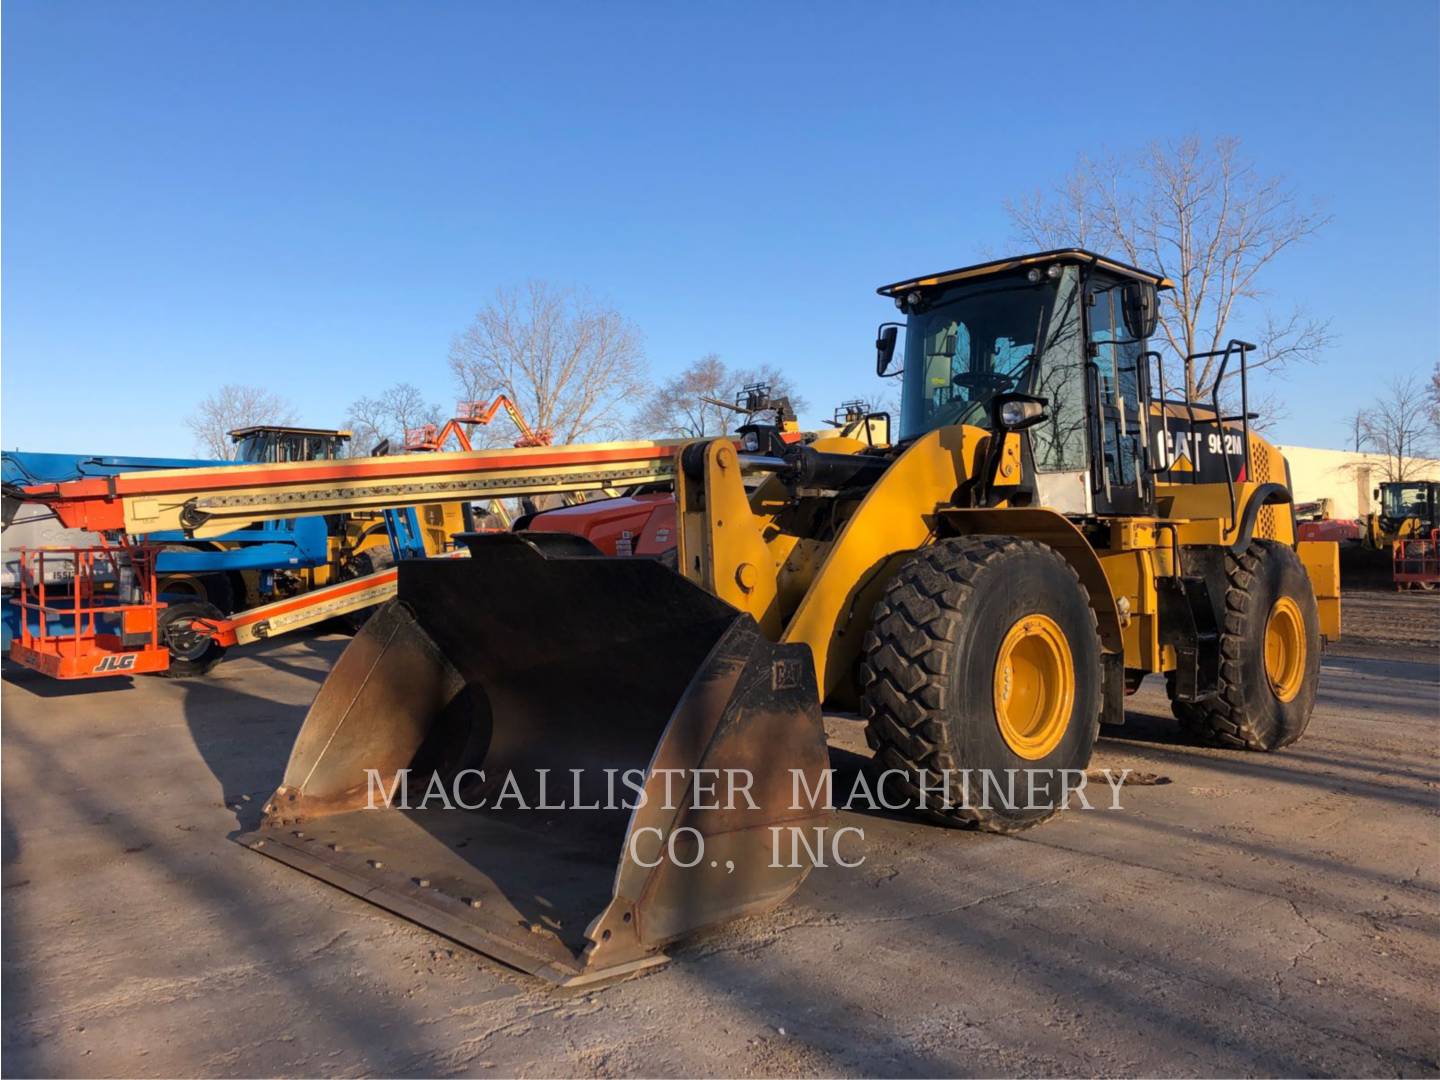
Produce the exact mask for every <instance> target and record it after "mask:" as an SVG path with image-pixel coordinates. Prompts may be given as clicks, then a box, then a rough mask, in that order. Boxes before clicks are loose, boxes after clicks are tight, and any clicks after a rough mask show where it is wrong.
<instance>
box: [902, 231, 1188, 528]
mask: <svg viewBox="0 0 1440 1080" xmlns="http://www.w3.org/2000/svg"><path fill="white" fill-rule="evenodd" d="M1170 287H1171V284H1170V282H1169V281H1168V280H1166V279H1165V278H1163V277H1161V276H1159V275H1157V274H1151V273H1147V272H1146V271H1144V270H1138V269H1136V268H1135V267H1132V266H1126V265H1124V264H1123V263H1117V262H1114V261H1112V260H1110V259H1106V258H1103V257H1101V256H1099V255H1095V254H1093V253H1091V252H1088V251H1083V250H1081V249H1078V248H1072V249H1066V250H1061V251H1048V252H1042V253H1039V254H1035V255H1026V256H1023V257H1020V258H1016V259H1005V260H1001V261H998V262H989V263H982V264H980V265H977V266H970V267H965V268H962V269H959V270H949V271H946V272H944V273H940V274H932V275H930V276H928V277H922V278H914V279H911V280H908V281H901V282H896V283H895V284H893V285H886V286H883V287H882V288H881V289H879V290H878V291H879V292H880V294H881V295H882V296H889V297H891V298H892V299H894V301H895V306H896V307H898V308H899V309H900V311H901V312H902V313H903V314H904V315H905V317H906V321H905V323H904V324H903V329H904V331H905V344H904V351H903V354H902V356H903V367H902V368H901V370H899V371H894V372H891V371H889V370H888V369H889V368H890V366H891V363H892V360H893V354H894V351H895V344H896V337H897V334H898V331H899V330H900V329H901V328H902V326H901V324H899V323H887V324H884V325H883V326H882V327H881V330H880V334H879V338H878V340H877V342H876V344H877V348H878V349H879V358H878V367H879V371H880V374H882V375H884V374H895V375H899V376H901V378H902V385H901V402H900V436H901V439H902V440H905V439H913V438H915V437H917V436H919V435H923V434H924V433H925V432H927V431H931V430H933V429H935V428H938V427H945V426H949V425H953V424H970V425H974V426H976V427H981V428H986V429H990V430H994V429H995V428H997V427H1005V428H1009V429H1020V428H1025V429H1028V439H1029V446H1028V448H1027V449H1028V453H1029V454H1030V455H1032V456H1033V460H1034V471H1033V475H1034V476H1035V483H1036V491H1035V492H1034V500H1035V501H1036V502H1038V503H1040V504H1041V505H1045V506H1051V507H1054V508H1055V509H1057V510H1060V511H1061V512H1063V513H1069V514H1092V513H1095V514H1106V513H1112V514H1135V513H1144V512H1151V511H1153V507H1154V490H1153V484H1152V483H1151V479H1150V476H1149V475H1148V470H1147V469H1146V468H1145V467H1144V462H1145V460H1146V452H1147V446H1146V433H1147V429H1148V423H1147V422H1148V419H1149V417H1148V413H1149V404H1148V403H1149V401H1150V393H1149V377H1148V376H1149V372H1148V370H1147V368H1148V357H1149V356H1151V355H1153V354H1151V353H1149V352H1148V351H1147V345H1146V341H1147V339H1148V338H1149V336H1150V335H1151V334H1153V333H1154V329H1155V326H1154V324H1155V313H1156V311H1157V301H1156V291H1157V290H1158V289H1168V288H1170ZM1026 471H1027V473H1029V472H1030V470H1028V469H1027V470H1026Z"/></svg>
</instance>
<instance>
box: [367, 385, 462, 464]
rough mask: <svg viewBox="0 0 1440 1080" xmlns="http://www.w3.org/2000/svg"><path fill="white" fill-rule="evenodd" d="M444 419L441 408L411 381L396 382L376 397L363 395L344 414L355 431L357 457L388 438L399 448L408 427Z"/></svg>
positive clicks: (393, 447)
mask: <svg viewBox="0 0 1440 1080" xmlns="http://www.w3.org/2000/svg"><path fill="white" fill-rule="evenodd" d="M442 422H443V417H442V415H441V411H440V407H439V406H438V405H433V404H430V403H429V402H427V401H426V400H425V395H424V394H422V393H421V392H420V391H419V390H418V389H417V388H416V387H414V386H412V385H411V384H410V383H396V384H395V385H394V386H392V387H390V388H389V389H388V390H386V391H384V392H383V393H381V394H380V395H379V396H377V397H373V398H372V397H362V398H360V399H359V400H357V401H354V402H352V403H351V405H350V409H349V411H348V412H347V413H346V415H345V423H346V424H347V425H348V426H349V428H350V430H351V431H353V432H354V436H353V437H352V438H351V440H350V453H351V455H352V456H357V457H363V456H365V455H367V454H369V453H370V452H371V451H372V450H373V449H374V448H375V447H376V446H378V445H379V444H380V443H382V442H385V441H386V440H389V442H390V444H391V448H392V449H394V450H399V449H400V447H401V446H402V445H403V444H404V440H405V432H406V430H407V429H409V428H418V427H421V426H422V425H424V424H439V423H442Z"/></svg>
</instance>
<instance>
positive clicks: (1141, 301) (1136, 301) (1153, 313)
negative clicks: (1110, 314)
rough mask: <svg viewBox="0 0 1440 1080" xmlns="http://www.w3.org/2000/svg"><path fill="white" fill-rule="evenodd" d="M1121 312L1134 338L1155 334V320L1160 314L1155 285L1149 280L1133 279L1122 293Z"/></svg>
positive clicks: (1126, 326) (1127, 328)
mask: <svg viewBox="0 0 1440 1080" xmlns="http://www.w3.org/2000/svg"><path fill="white" fill-rule="evenodd" d="M1120 309H1121V314H1122V316H1123V317H1124V319H1125V329H1126V330H1127V331H1128V332H1129V334H1130V336H1131V337H1132V338H1139V339H1144V338H1148V337H1153V336H1154V334H1155V322H1156V320H1157V319H1158V318H1159V315H1160V302H1159V299H1158V298H1157V297H1156V295H1155V286H1154V285H1151V284H1150V283H1149V282H1148V281H1132V282H1130V283H1129V284H1127V285H1126V286H1125V289H1124V291H1123V292H1122V293H1121V295H1120Z"/></svg>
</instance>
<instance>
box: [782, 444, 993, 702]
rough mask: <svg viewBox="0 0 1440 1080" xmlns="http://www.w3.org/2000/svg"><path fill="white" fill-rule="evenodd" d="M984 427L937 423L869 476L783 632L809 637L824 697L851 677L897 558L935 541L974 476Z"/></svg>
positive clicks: (800, 639)
mask: <svg viewBox="0 0 1440 1080" xmlns="http://www.w3.org/2000/svg"><path fill="white" fill-rule="evenodd" d="M987 437H988V436H987V432H985V431H984V430H983V429H981V428H977V427H970V426H964V425H956V426H953V427H943V428H937V429H935V430H934V431H930V432H927V433H926V434H924V435H922V436H921V437H920V438H918V439H916V440H915V442H914V443H913V444H911V446H910V447H909V448H908V449H907V450H905V451H904V452H903V453H902V454H901V455H900V456H899V457H898V458H896V459H895V461H894V462H893V463H891V465H890V467H889V468H888V469H886V471H885V473H884V474H883V475H882V476H881V477H880V478H879V479H878V480H877V481H876V482H875V483H874V485H873V486H872V487H871V488H870V490H869V492H868V493H867V494H866V496H865V498H864V499H863V500H862V501H861V503H860V505H859V507H858V508H857V509H856V510H855V513H854V514H853V515H852V516H851V518H850V520H849V521H848V522H846V524H845V527H844V528H843V529H842V530H841V531H840V534H839V536H837V537H836V538H835V542H834V543H833V544H832V545H831V547H830V551H829V552H828V554H827V555H826V556H825V560H824V562H822V563H821V565H820V569H819V570H817V571H816V573H815V578H814V580H813V581H812V582H811V585H810V588H809V590H808V591H807V592H806V593H805V598H804V599H803V600H802V601H801V602H800V606H799V607H798V608H797V609H796V611H795V614H794V616H793V617H792V618H791V619H790V624H789V626H788V627H787V628H786V630H785V634H784V637H783V638H782V639H781V640H782V641H784V642H786V643H795V644H801V643H803V644H806V645H809V646H810V650H811V652H812V653H813V654H814V657H815V678H816V681H817V683H818V684H819V687H820V698H821V700H822V701H823V700H825V699H826V698H828V697H830V696H831V694H832V692H833V691H835V690H836V689H837V687H838V686H839V685H840V684H841V683H842V681H845V680H848V679H850V678H851V676H852V673H853V670H854V667H855V660H856V658H857V657H858V656H859V654H860V648H861V645H862V644H863V643H864V639H865V631H866V630H868V629H869V627H870V613H871V611H873V610H874V607H875V604H876V602H877V601H878V600H879V599H880V595H881V593H882V592H884V590H885V585H886V583H887V582H888V581H889V580H890V578H891V576H892V575H893V574H894V571H895V568H896V565H897V563H898V560H899V559H900V558H902V557H903V556H904V555H906V554H908V553H909V552H911V551H913V550H915V549H916V548H918V547H923V546H924V545H926V544H928V543H930V542H932V541H933V540H934V539H935V537H936V535H937V534H938V532H939V529H940V514H941V512H942V510H944V509H945V508H946V507H948V506H950V505H951V504H952V503H953V502H954V499H955V491H956V489H957V488H958V487H960V485H961V484H963V483H965V482H966V481H967V480H970V479H971V478H973V477H974V476H975V469H976V462H977V457H978V455H979V451H980V448H981V444H982V443H983V442H984V440H985V439H986V438H987Z"/></svg>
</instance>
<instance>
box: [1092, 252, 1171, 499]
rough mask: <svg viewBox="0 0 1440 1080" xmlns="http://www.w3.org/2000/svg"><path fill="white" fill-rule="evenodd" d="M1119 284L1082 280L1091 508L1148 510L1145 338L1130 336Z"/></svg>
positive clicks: (1150, 487)
mask: <svg viewBox="0 0 1440 1080" xmlns="http://www.w3.org/2000/svg"><path fill="white" fill-rule="evenodd" d="M1121 291H1122V283H1121V282H1119V281H1116V280H1111V279H1107V278H1104V277H1100V276H1098V275H1097V276H1092V277H1091V278H1090V280H1089V281H1088V282H1087V284H1086V298H1085V299H1086V303H1085V313H1086V325H1085V334H1086V353H1087V357H1088V364H1087V376H1088V378H1089V383H1090V386H1089V390H1090V405H1091V408H1090V413H1091V416H1090V447H1091V458H1090V460H1091V462H1092V463H1093V465H1094V473H1093V476H1092V483H1093V487H1094V501H1095V512H1096V513H1098V514H1119V515H1133V514H1151V513H1153V512H1154V507H1155V492H1154V485H1153V481H1152V478H1151V476H1150V469H1149V467H1148V461H1147V457H1146V455H1147V453H1148V447H1147V443H1146V434H1147V420H1148V417H1147V416H1146V410H1147V408H1148V402H1149V377H1148V376H1149V372H1148V371H1147V365H1146V363H1145V360H1144V355H1145V343H1144V342H1143V341H1139V340H1136V339H1134V338H1131V337H1130V335H1129V333H1128V331H1127V330H1126V328H1125V322H1124V318H1123V315H1122V309H1121Z"/></svg>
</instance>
